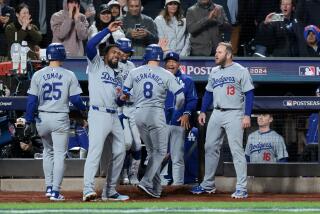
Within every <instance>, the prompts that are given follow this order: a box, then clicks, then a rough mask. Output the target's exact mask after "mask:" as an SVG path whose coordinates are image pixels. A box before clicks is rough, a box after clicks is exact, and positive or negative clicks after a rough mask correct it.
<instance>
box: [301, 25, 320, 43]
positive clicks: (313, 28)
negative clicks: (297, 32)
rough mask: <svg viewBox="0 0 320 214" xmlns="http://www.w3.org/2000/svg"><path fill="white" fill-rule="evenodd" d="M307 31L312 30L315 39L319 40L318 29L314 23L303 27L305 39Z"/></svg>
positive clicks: (319, 31) (319, 32) (319, 30)
mask: <svg viewBox="0 0 320 214" xmlns="http://www.w3.org/2000/svg"><path fill="white" fill-rule="evenodd" d="M309 32H313V33H314V34H315V35H316V38H317V41H319V40H320V29H319V28H318V27H317V26H315V25H308V26H306V27H305V28H304V32H303V36H304V39H305V40H307V37H308V35H309Z"/></svg>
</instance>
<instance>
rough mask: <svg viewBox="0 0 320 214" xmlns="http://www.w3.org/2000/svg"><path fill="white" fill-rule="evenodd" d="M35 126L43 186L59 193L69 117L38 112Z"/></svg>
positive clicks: (63, 167) (64, 114) (67, 137)
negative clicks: (40, 142) (40, 149)
mask: <svg viewBox="0 0 320 214" xmlns="http://www.w3.org/2000/svg"><path fill="white" fill-rule="evenodd" d="M36 126H37V130H38V134H39V136H40V137H41V140H42V143H43V171H44V175H45V184H46V186H52V187H53V190H54V191H60V187H61V183H62V179H63V174H64V170H65V164H64V160H65V157H66V153H67V145H68V142H69V128H70V121H69V115H68V114H67V113H55V114H52V113H46V112H40V113H39V120H38V121H37V124H36Z"/></svg>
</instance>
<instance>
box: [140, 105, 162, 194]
mask: <svg viewBox="0 0 320 214" xmlns="http://www.w3.org/2000/svg"><path fill="white" fill-rule="evenodd" d="M136 124H137V127H138V129H139V132H140V136H141V139H142V141H143V142H144V143H145V145H146V150H147V153H148V158H149V159H148V160H149V161H148V165H147V168H146V171H145V174H144V176H143V178H142V179H141V181H140V184H141V185H143V186H145V187H147V188H150V189H153V191H154V192H155V193H156V194H161V191H162V188H161V180H160V168H161V163H162V161H163V159H164V157H165V155H166V153H167V148H168V146H167V142H168V126H167V125H166V122H165V115H164V110H163V109H162V108H155V107H146V108H138V109H137V111H136Z"/></svg>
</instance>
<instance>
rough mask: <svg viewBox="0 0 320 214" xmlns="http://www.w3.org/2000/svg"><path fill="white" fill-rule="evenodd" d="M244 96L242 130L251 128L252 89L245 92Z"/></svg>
mask: <svg viewBox="0 0 320 214" xmlns="http://www.w3.org/2000/svg"><path fill="white" fill-rule="evenodd" d="M244 94H245V111H244V117H243V120H242V128H244V129H245V128H249V127H250V126H251V120H250V116H251V112H252V108H253V100H254V93H253V89H252V90H250V91H247V92H245V93H244Z"/></svg>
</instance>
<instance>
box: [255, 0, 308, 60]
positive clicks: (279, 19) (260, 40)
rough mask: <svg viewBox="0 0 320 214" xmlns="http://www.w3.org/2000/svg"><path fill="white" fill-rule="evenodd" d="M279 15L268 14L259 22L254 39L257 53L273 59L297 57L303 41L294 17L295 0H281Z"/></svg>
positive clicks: (300, 30) (300, 26) (300, 29)
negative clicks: (258, 47)
mask: <svg viewBox="0 0 320 214" xmlns="http://www.w3.org/2000/svg"><path fill="white" fill-rule="evenodd" d="M280 9H281V14H276V13H274V12H273V13H269V14H268V15H267V16H266V18H265V20H264V21H263V22H261V24H260V25H259V29H258V34H257V37H256V41H257V45H259V46H260V47H261V46H264V47H265V48H264V49H260V50H259V53H260V54H262V55H265V56H274V57H297V56H299V49H300V46H301V43H303V42H304V39H303V27H302V25H301V24H300V23H299V22H298V21H297V19H296V18H295V17H294V11H295V0H281V5H280Z"/></svg>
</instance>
